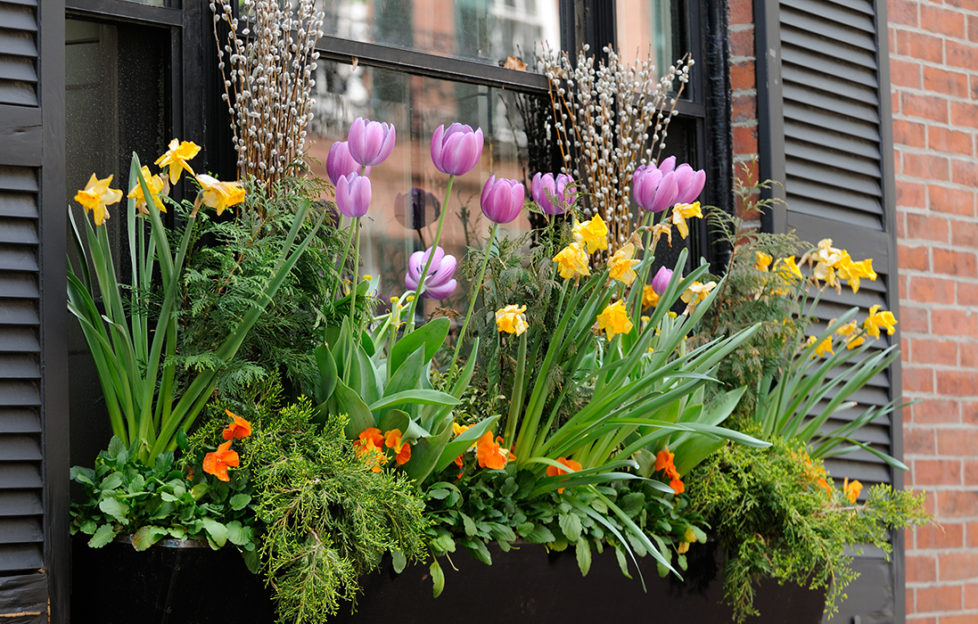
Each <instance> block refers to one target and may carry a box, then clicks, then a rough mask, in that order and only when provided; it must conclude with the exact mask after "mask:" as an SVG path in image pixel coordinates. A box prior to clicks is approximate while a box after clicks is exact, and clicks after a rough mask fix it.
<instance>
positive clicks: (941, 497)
mask: <svg viewBox="0 0 978 624" xmlns="http://www.w3.org/2000/svg"><path fill="white" fill-rule="evenodd" d="M937 511H938V514H939V515H940V517H941V518H974V517H976V516H978V490H945V491H941V492H937Z"/></svg>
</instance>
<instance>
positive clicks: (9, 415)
mask: <svg viewBox="0 0 978 624" xmlns="http://www.w3.org/2000/svg"><path fill="white" fill-rule="evenodd" d="M4 376H5V375H3V374H0V377H4ZM40 432H41V416H40V414H39V412H38V410H37V409H36V408H30V407H0V433H40Z"/></svg>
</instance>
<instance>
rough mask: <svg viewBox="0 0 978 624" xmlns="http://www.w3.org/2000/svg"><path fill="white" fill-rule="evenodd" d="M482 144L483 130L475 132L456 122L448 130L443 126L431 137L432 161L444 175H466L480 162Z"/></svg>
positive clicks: (469, 127)
mask: <svg viewBox="0 0 978 624" xmlns="http://www.w3.org/2000/svg"><path fill="white" fill-rule="evenodd" d="M482 143H483V139H482V128H479V129H478V130H476V131H474V132H473V131H472V128H471V126H467V125H464V124H460V123H457V122H456V123H453V124H452V125H450V126H448V130H446V129H445V126H444V124H443V125H441V126H438V127H437V128H436V129H435V133H434V134H433V135H431V161H432V162H433V163H435V168H436V169H438V171H441V172H442V173H447V174H449V175H454V176H459V175H463V174H466V173H468V172H469V171H471V170H472V167H475V163H477V162H478V161H479V156H481V155H482Z"/></svg>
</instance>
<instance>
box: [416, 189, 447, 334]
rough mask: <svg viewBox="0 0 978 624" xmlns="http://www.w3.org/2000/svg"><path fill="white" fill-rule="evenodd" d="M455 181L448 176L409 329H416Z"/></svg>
mask: <svg viewBox="0 0 978 624" xmlns="http://www.w3.org/2000/svg"><path fill="white" fill-rule="evenodd" d="M454 183H455V176H453V175H450V176H448V187H447V188H446V189H445V201H443V202H442V203H441V215H439V216H438V229H437V230H435V240H434V241H432V243H431V247H430V249H431V253H430V254H428V261H427V262H425V263H424V268H423V269H421V277H420V278H419V279H418V288H417V292H416V293H414V299H413V300H412V301H411V314H410V315H409V316H408V323H409V325H408V331H409V332H410V331H412V330H413V329H414V316H415V314H416V312H417V309H418V300H419V299H421V295H422V294H424V280H425V278H426V277H428V269H430V268H431V261H432V260H433V259H434V257H435V249H437V248H438V243H439V242H440V241H441V230H442V228H443V227H444V226H445V215H446V214H448V198H449V197H450V196H451V194H452V185H453V184H454Z"/></svg>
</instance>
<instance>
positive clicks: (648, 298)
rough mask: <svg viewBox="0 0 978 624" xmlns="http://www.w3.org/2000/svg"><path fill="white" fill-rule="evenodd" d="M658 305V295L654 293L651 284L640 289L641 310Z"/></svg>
mask: <svg viewBox="0 0 978 624" xmlns="http://www.w3.org/2000/svg"><path fill="white" fill-rule="evenodd" d="M657 305H659V293H657V292H655V289H654V288H652V284H647V285H646V286H645V288H643V289H642V308H643V309H644V308H651V307H653V306H657Z"/></svg>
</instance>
